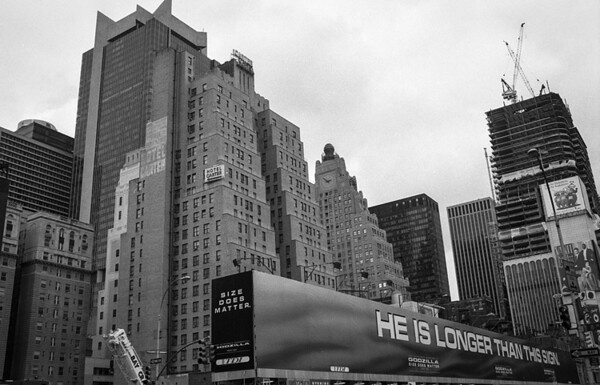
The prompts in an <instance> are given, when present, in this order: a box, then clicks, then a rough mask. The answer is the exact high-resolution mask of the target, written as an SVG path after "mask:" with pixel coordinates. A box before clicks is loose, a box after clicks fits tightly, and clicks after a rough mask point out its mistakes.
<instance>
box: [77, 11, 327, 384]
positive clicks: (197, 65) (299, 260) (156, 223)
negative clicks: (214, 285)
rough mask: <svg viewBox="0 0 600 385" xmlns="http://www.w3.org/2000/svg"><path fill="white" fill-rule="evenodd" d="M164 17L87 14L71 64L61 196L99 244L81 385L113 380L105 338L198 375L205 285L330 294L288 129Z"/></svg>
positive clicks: (232, 70) (239, 62) (243, 82)
mask: <svg viewBox="0 0 600 385" xmlns="http://www.w3.org/2000/svg"><path fill="white" fill-rule="evenodd" d="M170 8H171V3H170V1H168V0H167V1H165V2H164V3H163V4H161V6H160V7H159V8H158V9H157V10H156V12H154V13H153V14H151V13H149V12H147V11H145V10H143V9H141V8H138V9H137V11H136V12H135V13H133V14H131V15H129V16H127V17H125V18H123V19H121V20H119V21H117V22H113V21H110V20H108V19H107V18H106V17H104V16H102V15H99V17H98V26H97V38H96V47H95V48H94V49H93V50H92V51H89V52H87V53H86V54H84V58H83V70H82V80H81V84H82V86H81V97H80V105H79V108H80V113H79V119H80V120H78V126H77V127H78V131H77V132H76V140H75V142H76V155H77V157H78V158H77V159H76V168H75V172H76V176H75V183H74V185H73V186H74V187H73V190H74V191H77V190H78V188H77V184H78V183H81V184H82V196H81V202H82V203H81V206H80V208H81V212H80V217H81V218H85V217H86V216H88V217H89V218H90V220H91V221H92V223H94V224H96V226H97V228H98V230H99V231H100V232H101V234H99V235H98V236H97V240H96V241H97V242H98V243H99V245H98V246H97V247H96V253H97V254H96V257H97V258H96V263H95V268H96V269H97V270H96V271H97V279H96V287H95V291H94V293H95V297H94V299H93V305H92V306H93V308H94V309H93V312H92V314H94V317H93V321H92V322H90V327H89V332H90V335H91V336H92V344H91V345H92V347H93V349H92V351H91V356H89V357H87V359H86V369H85V377H86V383H87V382H92V381H110V380H113V379H111V377H110V355H109V352H108V351H107V349H106V345H105V340H104V338H103V334H105V333H106V332H107V331H108V330H110V329H115V328H122V329H125V330H126V332H127V333H128V335H129V338H130V340H131V341H132V343H133V344H134V346H135V348H136V350H137V351H138V353H139V354H140V356H141V359H142V360H143V361H144V362H150V360H151V359H160V360H161V361H162V362H163V363H167V362H168V367H167V369H166V371H165V372H163V374H165V373H167V372H168V373H187V372H190V371H198V370H200V371H203V370H205V369H207V368H205V367H204V366H202V365H200V364H199V362H198V358H199V348H198V345H197V344H194V341H198V340H199V339H202V338H204V337H206V336H208V334H209V332H210V327H211V314H210V309H211V302H210V301H211V285H210V283H211V280H212V279H213V278H216V277H222V276H225V275H231V274H236V273H238V272H242V271H246V270H252V269H256V270H262V271H264V272H269V273H271V274H277V275H279V274H282V275H285V276H288V277H291V278H293V279H298V280H302V281H307V282H308V283H311V284H315V285H320V286H324V287H330V288H334V287H335V279H334V276H333V274H332V271H333V269H332V267H333V266H332V265H331V263H330V262H331V257H330V253H328V251H327V250H326V245H325V232H324V230H323V226H322V225H321V224H320V223H319V219H318V211H317V204H316V200H315V189H314V186H313V185H312V184H311V183H310V182H308V175H307V167H306V162H305V161H304V159H303V148H302V147H303V144H302V142H301V141H300V137H299V129H298V127H296V126H294V125H293V124H291V123H290V122H288V121H287V120H285V119H284V118H282V117H281V116H279V115H278V114H276V113H274V112H272V111H270V109H269V101H268V100H267V99H265V98H263V97H261V96H260V95H258V94H257V93H256V92H255V89H254V68H253V63H252V61H251V60H250V59H249V58H247V57H245V56H244V55H243V54H241V53H240V52H238V51H236V50H234V51H233V53H232V56H231V59H230V60H228V61H227V62H224V63H219V62H217V61H215V60H212V59H210V58H208V57H207V56H206V54H205V53H206V52H205V49H206V41H205V40H206V35H205V34H204V33H201V32H196V31H193V30H192V29H191V28H189V27H187V26H186V25H184V24H183V23H182V22H181V21H179V20H178V19H176V18H174V17H173V16H172V15H171V14H170V12H171V9H170ZM130 61H131V62H130ZM86 116H87V117H86ZM263 119H264V123H263ZM273 120H275V121H276V122H277V123H275V122H274V121H273ZM286 129H287V131H286ZM281 138H283V141H280V139H281ZM263 173H264V174H265V175H263ZM86 189H88V190H87V191H86ZM96 192H97V193H96ZM75 209H77V207H74V210H75ZM279 210H281V216H280V215H279ZM272 213H273V215H274V216H275V217H272ZM272 226H273V227H275V229H276V231H275V229H274V228H273V227H272ZM102 232H103V233H102ZM288 247H289V252H288ZM282 272H283V273H282ZM188 346H189V347H188ZM121 379H122V378H121V376H120V375H119V376H116V377H115V378H114V380H115V381H117V382H119V381H121Z"/></svg>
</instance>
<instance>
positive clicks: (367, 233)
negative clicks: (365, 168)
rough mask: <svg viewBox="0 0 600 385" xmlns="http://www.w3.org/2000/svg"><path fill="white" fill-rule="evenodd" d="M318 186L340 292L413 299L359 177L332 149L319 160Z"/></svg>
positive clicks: (373, 296)
mask: <svg viewBox="0 0 600 385" xmlns="http://www.w3.org/2000/svg"><path fill="white" fill-rule="evenodd" d="M315 181H316V185H317V194H318V198H319V206H320V211H321V220H322V223H323V224H324V225H325V228H326V230H327V246H328V248H329V250H330V251H331V252H332V253H333V261H334V262H336V264H338V267H340V268H341V271H340V273H339V274H338V277H337V280H336V284H335V287H336V290H338V291H341V292H345V293H349V294H353V295H357V296H361V297H365V298H370V299H375V300H379V301H392V298H395V299H394V301H398V302H401V301H404V300H408V299H410V298H409V295H408V285H409V281H408V280H407V279H406V278H404V272H403V269H402V264H401V263H400V262H398V261H395V260H394V253H393V250H392V245H391V244H390V243H389V242H388V241H386V234H385V231H384V230H382V229H381V228H380V227H379V226H378V223H377V217H376V216H375V215H373V214H372V213H370V212H369V208H368V205H367V199H366V198H364V197H363V194H362V191H358V187H357V183H356V177H353V176H350V174H349V173H348V171H347V170H346V163H345V162H344V158H341V157H340V156H339V155H338V154H336V153H335V149H334V148H333V146H332V145H331V144H327V145H326V146H325V149H324V155H323V156H322V157H321V161H317V164H316V170H315Z"/></svg>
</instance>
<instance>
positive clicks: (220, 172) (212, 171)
mask: <svg viewBox="0 0 600 385" xmlns="http://www.w3.org/2000/svg"><path fill="white" fill-rule="evenodd" d="M224 176H225V166H224V165H222V164H219V165H216V166H212V167H209V168H207V169H206V170H204V183H208V182H213V181H215V180H219V179H223V177H224Z"/></svg>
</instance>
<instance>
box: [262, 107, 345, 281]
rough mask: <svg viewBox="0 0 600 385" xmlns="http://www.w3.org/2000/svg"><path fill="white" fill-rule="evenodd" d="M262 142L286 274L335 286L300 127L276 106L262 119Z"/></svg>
mask: <svg viewBox="0 0 600 385" xmlns="http://www.w3.org/2000/svg"><path fill="white" fill-rule="evenodd" d="M257 130H258V139H259V140H258V142H259V147H260V149H261V156H262V158H261V163H262V173H263V175H264V179H265V184H266V193H267V199H268V201H269V204H270V206H271V221H272V223H271V225H272V227H273V229H274V230H275V233H276V237H275V241H276V253H277V254H278V255H279V256H280V259H281V275H282V276H285V277H287V278H291V279H294V280H297V281H301V282H307V283H311V284H313V285H318V286H324V287H329V288H335V275H334V273H333V264H332V258H331V252H330V251H328V248H327V231H326V230H325V227H324V226H323V224H322V223H321V218H320V216H319V213H320V210H319V204H318V202H317V199H316V194H317V191H316V188H315V185H314V184H313V183H311V182H310V181H309V180H308V167H307V164H306V161H305V160H304V145H303V143H302V141H301V139H300V129H299V127H297V126H296V125H294V124H292V123H291V122H289V121H288V120H286V119H284V118H283V117H282V116H280V115H278V114H276V113H275V112H273V111H271V110H265V111H263V112H260V113H259V114H258V117H257Z"/></svg>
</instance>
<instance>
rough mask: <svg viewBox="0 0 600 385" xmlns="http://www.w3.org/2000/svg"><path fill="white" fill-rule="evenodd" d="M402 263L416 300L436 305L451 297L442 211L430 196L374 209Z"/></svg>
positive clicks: (391, 203) (416, 196)
mask: <svg viewBox="0 0 600 385" xmlns="http://www.w3.org/2000/svg"><path fill="white" fill-rule="evenodd" d="M369 210H370V211H371V212H372V213H374V214H375V215H377V218H378V219H379V225H380V226H381V228H382V229H383V230H385V232H386V233H387V240H388V242H390V243H391V244H392V246H393V247H394V259H395V260H396V261H399V262H401V263H402V266H403V267H404V272H405V274H406V277H407V278H408V279H409V281H410V293H411V296H412V299H413V300H414V301H421V302H427V301H431V302H436V301H437V300H440V299H441V298H442V297H444V296H449V295H450V287H449V285H448V272H447V270H446V257H445V254H444V241H443V239H442V225H441V221H440V211H439V207H438V204H437V202H436V201H434V200H433V199H431V198H430V197H429V196H427V195H426V194H420V195H415V196H413V197H409V198H404V199H399V200H397V201H393V202H388V203H383V204H380V205H377V206H373V207H370V208H369Z"/></svg>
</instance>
